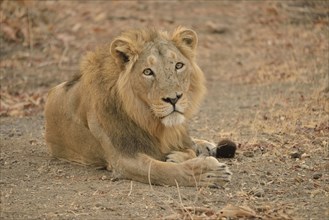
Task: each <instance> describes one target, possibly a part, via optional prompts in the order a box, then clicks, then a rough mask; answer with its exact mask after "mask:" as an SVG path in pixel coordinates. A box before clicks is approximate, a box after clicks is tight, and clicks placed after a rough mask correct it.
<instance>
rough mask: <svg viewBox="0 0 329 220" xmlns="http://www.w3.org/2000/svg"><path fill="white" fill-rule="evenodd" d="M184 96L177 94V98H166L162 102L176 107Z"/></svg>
mask: <svg viewBox="0 0 329 220" xmlns="http://www.w3.org/2000/svg"><path fill="white" fill-rule="evenodd" d="M182 96H183V94H182V93H176V95H175V97H166V98H162V100H163V101H164V102H167V103H170V104H172V105H175V104H176V103H177V102H178V100H179V99H180V98H181V97H182Z"/></svg>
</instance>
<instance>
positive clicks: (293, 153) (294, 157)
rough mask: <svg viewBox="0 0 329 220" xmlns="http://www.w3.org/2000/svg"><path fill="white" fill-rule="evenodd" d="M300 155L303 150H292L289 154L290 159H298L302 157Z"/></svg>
mask: <svg viewBox="0 0 329 220" xmlns="http://www.w3.org/2000/svg"><path fill="white" fill-rule="evenodd" d="M302 155H303V152H300V151H296V152H292V153H291V154H290V157H291V158H292V159H300V158H301V157H302Z"/></svg>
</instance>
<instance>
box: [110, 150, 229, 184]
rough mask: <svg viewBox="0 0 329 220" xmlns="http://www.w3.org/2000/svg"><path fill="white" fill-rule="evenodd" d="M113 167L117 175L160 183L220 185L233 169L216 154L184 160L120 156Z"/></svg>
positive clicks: (139, 155) (145, 181) (226, 180)
mask: <svg viewBox="0 0 329 220" xmlns="http://www.w3.org/2000/svg"><path fill="white" fill-rule="evenodd" d="M113 168H114V171H115V172H116V173H117V174H119V176H118V177H121V178H127V179H132V180H135V181H139V182H144V183H149V184H159V185H171V186H173V185H176V184H178V185H180V186H219V185H224V184H226V183H227V182H229V181H230V178H231V172H230V171H229V170H228V168H227V166H226V165H225V164H223V163H219V162H218V161H217V159H215V158H213V157H197V158H194V159H190V160H187V161H185V162H183V163H172V162H163V161H158V160H155V159H153V158H151V157H149V156H147V155H145V154H138V156H136V157H134V158H127V157H126V158H121V159H120V160H118V161H117V163H116V167H113Z"/></svg>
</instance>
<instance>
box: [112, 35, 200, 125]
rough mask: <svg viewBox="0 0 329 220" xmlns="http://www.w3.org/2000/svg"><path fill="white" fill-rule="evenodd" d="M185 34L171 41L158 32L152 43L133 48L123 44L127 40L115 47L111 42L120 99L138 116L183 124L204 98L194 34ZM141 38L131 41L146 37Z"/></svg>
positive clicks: (140, 43)
mask: <svg viewBox="0 0 329 220" xmlns="http://www.w3.org/2000/svg"><path fill="white" fill-rule="evenodd" d="M185 32H186V33H185V35H182V33H180V34H181V35H180V36H177V35H178V34H176V35H174V36H173V37H172V38H171V39H170V38H168V37H166V35H165V34H162V35H161V34H160V33H158V35H156V37H153V39H152V40H144V41H143V42H137V43H136V44H135V45H132V44H130V45H127V44H125V43H123V42H124V40H126V41H128V37H127V39H125V38H122V39H119V40H117V41H119V42H117V44H116V45H113V44H115V42H114V43H112V48H113V50H114V53H112V54H115V55H116V56H117V58H118V64H120V65H122V68H123V73H121V75H120V77H119V80H118V83H119V87H120V91H123V92H122V94H121V96H122V98H123V101H124V102H129V103H130V107H129V109H131V108H134V107H135V108H136V111H139V112H137V113H136V111H135V112H134V114H135V115H136V114H140V115H139V116H138V117H140V118H143V117H148V116H147V114H148V113H150V114H152V115H153V117H152V118H154V119H155V120H159V121H161V123H162V124H163V125H165V126H166V127H172V126H175V125H179V124H182V123H183V122H184V121H185V119H186V118H187V117H190V116H191V114H192V112H194V111H195V108H196V105H198V102H199V101H200V97H201V96H202V95H203V74H202V72H201V70H200V69H199V68H198V67H197V66H196V64H195V65H193V62H194V61H193V56H194V54H193V51H194V48H195V46H196V41H197V39H196V35H195V33H194V32H192V31H190V30H185ZM144 34H145V33H144ZM140 35H141V36H139V38H138V37H137V39H133V40H136V41H138V39H141V38H142V37H145V38H146V36H143V33H140ZM135 36H137V35H136V34H135ZM175 37H176V38H175ZM184 37H185V38H184ZM123 39H124V40H123ZM130 40H131V39H130ZM133 40H132V41H133ZM197 81H199V82H197ZM193 83H194V84H193ZM196 83H197V84H198V83H199V84H200V85H195V84H196ZM127 90H130V91H131V92H130V93H127ZM196 93H200V94H196ZM199 96H200V97H199ZM137 100H138V102H137ZM132 103H134V104H132ZM125 104H126V103H125ZM141 106H142V107H141ZM127 108H128V107H127ZM136 117H137V116H136Z"/></svg>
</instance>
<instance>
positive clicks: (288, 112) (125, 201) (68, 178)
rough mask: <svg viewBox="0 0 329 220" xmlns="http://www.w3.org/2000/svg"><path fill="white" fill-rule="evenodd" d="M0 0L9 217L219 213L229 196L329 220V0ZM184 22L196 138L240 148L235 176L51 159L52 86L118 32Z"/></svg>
mask: <svg viewBox="0 0 329 220" xmlns="http://www.w3.org/2000/svg"><path fill="white" fill-rule="evenodd" d="M0 4H1V11H0V14H1V16H0V23H1V28H0V30H1V31H0V40H1V41H0V42H1V44H0V50H1V55H0V58H1V63H0V67H1V72H0V73H1V75H0V77H1V108H0V115H1V117H0V123H1V126H0V147H1V153H0V164H1V180H0V189H1V203H0V205H1V209H0V212H1V214H0V216H1V219H29V218H30V219H183V218H185V219H215V217H216V216H217V217H218V215H217V214H218V213H217V212H219V211H220V210H221V209H222V208H223V207H225V206H226V205H228V204H231V205H235V206H238V207H248V208H249V209H250V210H253V211H254V212H255V213H256V216H257V217H254V218H253V219H328V218H329V209H328V207H329V138H328V137H329V76H328V74H329V63H328V60H329V43H328V39H329V29H328V25H329V3H328V2H325V1H266V2H265V1H264V2H262V1H234V2H230V1H209V2H203V3H200V2H196V1H168V2H167V1H160V2H152V1H140V2H133V1H115V2H106V1H82V2H77V1H42V2H33V1H20V2H18V1H16V2H13V1H3V2H1V3H0ZM178 25H184V26H187V27H190V28H193V29H194V30H196V31H197V33H198V35H199V47H198V50H199V55H198V60H199V64H200V66H201V68H202V69H203V70H204V72H205V74H206V78H207V88H208V94H207V96H206V99H205V101H204V104H203V105H202V107H201V110H200V113H199V114H198V115H197V116H195V117H194V118H193V120H191V126H190V129H191V133H192V135H193V136H195V137H198V138H203V139H208V140H213V141H218V140H220V139H222V138H230V139H232V140H234V141H235V142H236V143H238V145H239V147H238V152H237V155H236V157H235V158H233V159H227V160H223V161H225V162H226V163H228V164H229V166H230V169H231V170H232V171H233V174H234V176H233V179H232V182H231V183H230V184H229V185H227V187H225V189H209V188H195V187H166V186H150V185H147V184H141V183H138V182H133V181H129V180H115V179H112V178H111V173H110V172H108V171H104V170H95V169H94V168H90V167H83V166H78V165H75V164H71V163H67V162H63V161H59V160H56V159H53V158H51V157H50V156H49V154H48V152H47V147H46V145H45V141H44V138H43V133H44V117H43V113H42V109H43V105H44V102H45V99H46V91H47V90H48V89H49V88H51V87H52V86H54V85H56V84H58V83H60V82H62V81H65V80H68V79H69V78H70V77H72V76H73V74H74V73H76V72H77V71H78V69H79V59H80V58H81V56H82V55H83V54H84V53H86V51H87V50H89V49H93V48H94V47H95V46H96V45H100V44H102V43H105V42H109V41H110V40H111V39H112V38H113V37H115V36H116V35H117V34H118V33H120V32H121V31H122V30H125V29H128V28H132V27H146V26H156V27H160V28H161V29H166V30H173V29H174V28H175V27H176V26H178ZM198 210H199V211H198ZM200 210H201V211H200ZM227 219H228V218H227ZM231 219H235V218H234V217H233V218H231Z"/></svg>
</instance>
